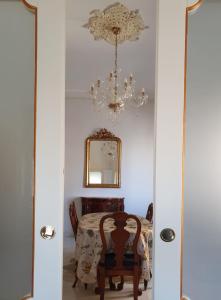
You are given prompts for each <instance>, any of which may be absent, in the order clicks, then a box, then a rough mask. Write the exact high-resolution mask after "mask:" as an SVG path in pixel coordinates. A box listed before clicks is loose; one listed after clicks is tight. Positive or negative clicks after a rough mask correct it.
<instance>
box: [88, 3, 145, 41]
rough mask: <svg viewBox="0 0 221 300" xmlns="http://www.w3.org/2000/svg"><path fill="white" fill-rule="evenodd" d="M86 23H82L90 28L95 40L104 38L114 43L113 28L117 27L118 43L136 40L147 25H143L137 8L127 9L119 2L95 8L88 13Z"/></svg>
mask: <svg viewBox="0 0 221 300" xmlns="http://www.w3.org/2000/svg"><path fill="white" fill-rule="evenodd" d="M90 15H91V17H90V18H89V20H88V23H87V24H85V25H84V27H85V28H88V29H89V30H90V33H91V34H92V35H93V36H94V39H95V40H102V39H103V40H105V41H106V42H108V43H109V44H112V45H115V40H116V35H115V34H114V32H113V28H119V29H120V31H119V34H118V43H123V42H125V41H136V40H138V39H139V36H140V33H141V32H142V31H143V30H144V29H145V28H148V26H145V25H144V21H143V18H142V17H141V15H140V13H139V10H137V9H136V10H129V9H128V8H127V7H126V6H124V5H123V4H121V3H115V4H112V5H110V6H108V7H107V8H105V9H104V10H103V11H101V10H99V9H95V10H93V11H92V12H91V13H90Z"/></svg>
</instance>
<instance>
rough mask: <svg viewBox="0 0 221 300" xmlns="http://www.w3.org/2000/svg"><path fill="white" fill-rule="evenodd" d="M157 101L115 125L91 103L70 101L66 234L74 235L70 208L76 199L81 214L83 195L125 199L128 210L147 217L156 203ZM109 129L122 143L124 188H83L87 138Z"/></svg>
mask: <svg viewBox="0 0 221 300" xmlns="http://www.w3.org/2000/svg"><path fill="white" fill-rule="evenodd" d="M153 107H154V104H153V101H150V102H149V103H148V104H147V105H145V106H144V107H143V108H141V109H139V110H136V109H132V108H131V109H129V110H128V111H126V112H124V113H123V114H122V115H121V117H120V119H119V121H118V122H117V123H116V124H114V123H113V122H112V121H109V120H108V119H107V118H105V117H104V115H103V113H102V112H95V111H94V109H93V107H92V103H91V101H89V100H83V99H81V100H76V99H66V159H65V206H64V209H65V212H64V232H65V235H69V234H72V230H71V226H70V220H69V215H68V206H69V204H70V202H71V201H72V200H75V201H76V203H77V209H78V214H79V216H80V213H81V205H80V197H81V196H89V197H91V196H98V197H113V196H116V197H125V210H126V211H127V212H131V213H134V214H138V215H143V216H145V215H146V210H147V206H148V204H149V203H150V202H152V201H153V130H154V128H153V126H154V112H153ZM100 128H106V129H108V130H110V131H112V132H113V133H114V134H115V135H116V136H118V137H120V138H121V140H122V162H121V167H122V170H121V188H120V189H97V188H84V187H83V172H84V155H85V139H86V138H87V137H88V136H89V135H91V134H92V133H93V132H94V131H95V130H98V129H100Z"/></svg>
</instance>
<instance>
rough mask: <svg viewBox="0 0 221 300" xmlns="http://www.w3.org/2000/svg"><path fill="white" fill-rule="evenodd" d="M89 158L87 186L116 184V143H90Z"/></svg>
mask: <svg viewBox="0 0 221 300" xmlns="http://www.w3.org/2000/svg"><path fill="white" fill-rule="evenodd" d="M89 156H90V159H89V184H117V182H118V151H117V142H116V141H91V142H90V153H89Z"/></svg>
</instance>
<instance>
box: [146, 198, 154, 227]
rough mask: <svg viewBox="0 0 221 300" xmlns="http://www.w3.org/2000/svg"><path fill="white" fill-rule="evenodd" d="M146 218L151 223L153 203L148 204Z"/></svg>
mask: <svg viewBox="0 0 221 300" xmlns="http://www.w3.org/2000/svg"><path fill="white" fill-rule="evenodd" d="M146 219H147V220H148V221H149V222H151V223H153V203H152V202H151V203H150V204H149V206H148V209H147V215H146Z"/></svg>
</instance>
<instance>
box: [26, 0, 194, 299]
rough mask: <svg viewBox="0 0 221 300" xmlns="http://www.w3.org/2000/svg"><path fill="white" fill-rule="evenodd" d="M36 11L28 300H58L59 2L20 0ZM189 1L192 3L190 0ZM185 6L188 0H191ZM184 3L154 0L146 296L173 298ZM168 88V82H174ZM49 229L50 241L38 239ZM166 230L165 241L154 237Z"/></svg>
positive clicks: (177, 269) (177, 263)
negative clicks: (150, 243)
mask: <svg viewBox="0 0 221 300" xmlns="http://www.w3.org/2000/svg"><path fill="white" fill-rule="evenodd" d="M21 1H23V3H25V4H27V5H31V6H32V7H35V8H36V9H37V19H38V24H37V31H38V38H37V52H38V55H37V70H38V71H37V88H36V99H37V115H36V121H37V127H36V169H35V172H36V178H35V199H36V202H35V225H34V233H35V235H34V280H33V295H32V298H30V299H33V300H42V299H53V300H61V299H62V282H63V278H62V264H63V205H64V197H63V189H64V172H63V171H64V136H65V132H64V120H65V117H64V111H65V1H64V0H21ZM196 2H197V1H196ZM191 3H192V4H193V1H191ZM186 7H187V0H167V1H165V0H157V59H156V105H155V108H156V109H155V122H156V123H155V124H156V129H155V185H154V189H155V209H154V220H156V222H155V224H154V255H153V258H154V265H153V269H154V272H153V276H154V278H153V279H154V282H153V298H154V300H164V299H165V297H166V298H167V299H170V300H178V299H180V298H181V293H182V292H181V275H180V274H181V260H182V253H181V249H182V248H181V240H182V234H181V232H182V231H181V230H182V228H181V217H182V194H183V184H182V180H183V177H182V172H183V169H182V162H183V112H184V74H185V72H184V71H185V59H184V58H185V28H186ZM174 83H176V84H174ZM45 225H52V226H54V227H55V230H56V235H55V238H54V239H52V240H50V241H47V240H43V239H42V238H41V236H40V229H41V228H42V226H45ZM168 227H170V228H173V229H174V231H175V233H176V238H175V240H174V241H173V242H172V243H165V242H163V241H162V240H161V239H160V232H161V230H162V229H164V228H168Z"/></svg>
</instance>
